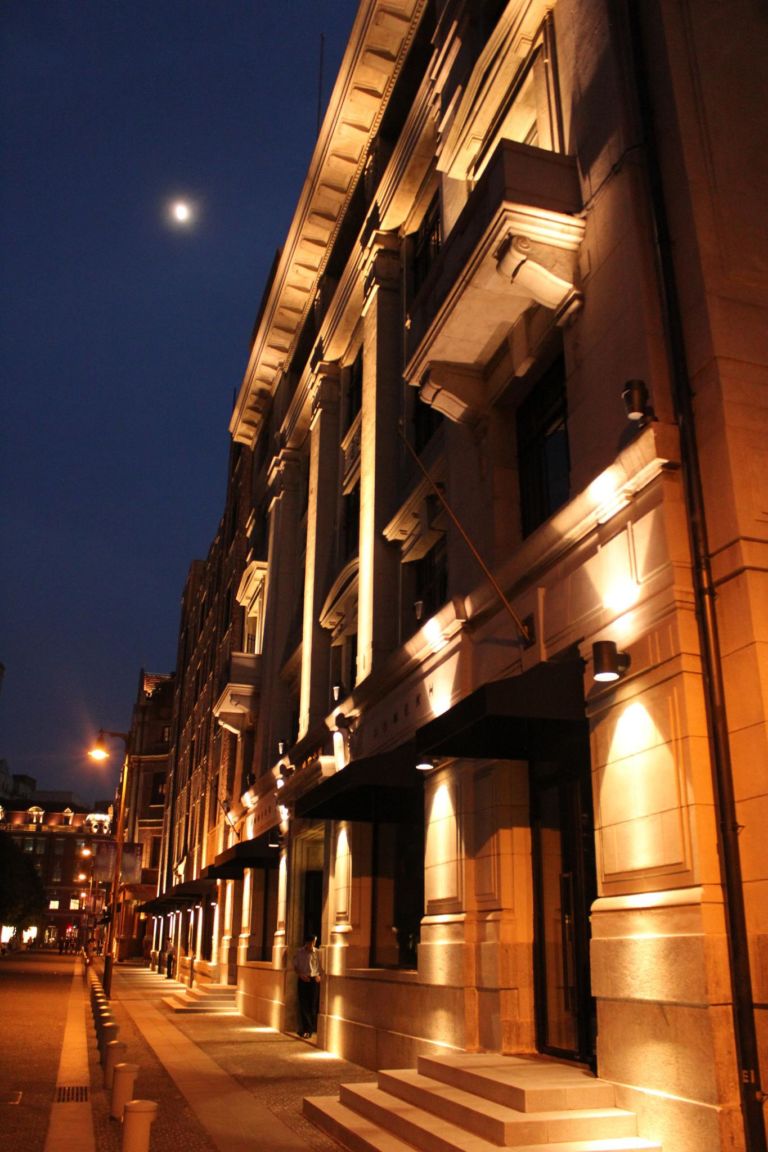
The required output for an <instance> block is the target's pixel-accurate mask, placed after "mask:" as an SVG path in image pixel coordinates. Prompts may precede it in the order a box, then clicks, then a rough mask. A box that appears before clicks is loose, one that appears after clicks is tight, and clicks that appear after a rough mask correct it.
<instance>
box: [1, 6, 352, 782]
mask: <svg viewBox="0 0 768 1152" xmlns="http://www.w3.org/2000/svg"><path fill="white" fill-rule="evenodd" d="M356 9H357V3H356V0H290V2H289V0H43V2H40V0H5V3H4V4H3V10H2V15H1V16H0V34H1V35H2V61H1V62H0V98H1V100H2V107H1V108H0V128H1V133H2V139H1V140H0V150H1V153H2V177H0V227H1V228H2V235H1V236H0V244H1V246H2V252H3V278H2V297H1V298H0V326H1V331H0V340H1V343H0V357H1V363H0V369H1V370H2V412H1V413H0V525H1V528H0V532H1V535H0V546H1V552H0V661H2V663H4V664H5V678H4V682H3V685H2V688H1V689H0V758H5V759H7V760H8V762H9V767H10V769H11V771H12V772H24V773H28V774H29V775H32V776H34V777H36V778H37V780H38V784H39V786H40V787H47V788H73V789H75V790H77V791H79V792H80V793H81V794H83V796H84V798H86V799H90V798H92V797H94V796H96V795H103V794H104V792H105V790H108V789H105V786H104V785H105V781H104V780H103V779H102V780H96V781H94V780H93V775H94V774H93V771H92V769H91V768H90V766H89V765H90V762H88V761H87V760H86V759H85V755H84V748H85V746H86V744H87V742H88V740H89V738H90V736H91V734H92V733H93V732H94V731H95V729H97V728H99V727H101V726H103V727H105V728H112V729H117V730H120V729H123V730H124V729H126V728H127V727H128V724H129V723H130V715H131V707H132V704H133V700H134V698H135V695H136V689H137V684H138V676H139V670H140V668H142V667H145V668H146V669H147V670H149V671H152V672H167V671H171V670H172V668H173V667H174V663H175V657H176V633H177V629H178V622H179V603H180V596H181V591H182V587H183V584H184V579H185V576H186V572H187V568H188V566H189V563H190V561H191V560H192V559H193V558H195V557H198V556H204V555H205V554H206V552H207V549H208V545H209V543H210V540H211V538H212V536H213V534H214V532H215V529H216V525H217V523H218V519H219V516H220V515H221V512H222V506H223V499H224V489H225V479H226V460H227V451H228V433H227V425H228V421H229V415H230V412H231V408H232V401H233V395H234V392H235V391H236V390H237V389H238V388H239V386H240V383H241V380H242V376H243V371H244V368H245V364H246V360H247V352H248V339H249V336H250V331H251V327H252V324H253V320H254V317H255V315H256V310H257V308H258V304H259V300H260V298H261V293H262V290H263V287H264V283H265V279H266V276H267V273H268V270H269V266H270V264H271V261H272V258H273V255H274V252H275V249H276V247H277V246H278V245H279V244H280V243H281V242H282V240H283V238H284V236H285V232H286V230H287V227H288V225H289V222H290V218H291V216H292V213H293V209H294V206H295V203H296V200H297V197H298V194H299V191H300V189H301V184H302V181H303V178H304V174H305V172H306V169H307V165H308V162H309V158H310V155H311V151H312V147H313V143H314V137H315V131H316V124H317V102H318V77H319V59H320V41H321V34H322V35H324V45H325V46H324V72H323V76H324V84H323V108H324V106H325V103H326V102H327V98H328V95H329V94H330V90H331V87H332V84H333V81H334V79H335V75H336V71H337V69H338V64H339V62H340V60H341V56H342V54H343V50H344V46H345V44H346V40H347V37H348V34H349V31H350V29H351V26H352V21H353V18H354V14H355V11H356ZM176 196H186V197H189V198H191V199H192V200H193V201H194V202H195V203H196V204H197V206H198V209H199V217H198V220H197V222H196V224H195V226H194V227H193V228H189V229H179V228H173V227H170V226H169V223H168V220H167V216H166V210H167V205H168V203H169V201H170V200H171V199H173V198H174V197H176ZM114 773H115V767H114V766H113V768H112V769H110V774H111V777H112V778H113V777H114Z"/></svg>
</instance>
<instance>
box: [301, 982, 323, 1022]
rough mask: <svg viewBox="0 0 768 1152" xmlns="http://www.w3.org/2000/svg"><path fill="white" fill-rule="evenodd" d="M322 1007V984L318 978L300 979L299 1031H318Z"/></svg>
mask: <svg viewBox="0 0 768 1152" xmlns="http://www.w3.org/2000/svg"><path fill="white" fill-rule="evenodd" d="M319 1008H320V984H319V983H318V981H317V980H299V1032H301V1033H302V1035H303V1034H304V1033H305V1032H309V1033H310V1034H311V1033H312V1032H317V1013H318V1010H319Z"/></svg>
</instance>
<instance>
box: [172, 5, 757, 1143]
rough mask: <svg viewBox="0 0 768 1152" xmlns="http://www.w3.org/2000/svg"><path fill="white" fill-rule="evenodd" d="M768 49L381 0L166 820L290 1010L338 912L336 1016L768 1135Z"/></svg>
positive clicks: (334, 120)
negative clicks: (767, 127) (556, 1068)
mask: <svg viewBox="0 0 768 1152" xmlns="http://www.w3.org/2000/svg"><path fill="white" fill-rule="evenodd" d="M767 40H768V26H766V22H765V15H764V14H763V13H760V12H759V11H758V8H757V6H756V5H754V4H751V3H749V2H748V0H734V2H726V3H722V2H718V3H715V2H714V0H695V2H694V0H678V2H666V0H659V2H657V0H646V2H645V3H643V4H642V5H640V4H633V3H624V2H621V0H610V2H609V0H557V2H556V3H549V4H547V3H543V2H539V0H509V2H507V3H505V2H503V0H486V2H480V0H472V2H470V0H431V2H427V0H386V2H384V0H363V2H362V3H361V5H360V8H359V11H358V15H357V18H356V20H355V24H354V27H353V29H352V33H351V37H350V41H349V45H348V49H347V52H346V55H345V57H344V61H343V64H342V67H341V71H340V73H339V76H338V79H337V81H336V86H335V88H334V91H333V95H332V97H331V101H330V106H329V109H328V112H327V114H326V117H325V120H324V123H323V126H322V129H321V131H320V134H319V138H318V141H317V144H316V148H315V151H314V154H313V157H312V160H311V163H310V166H309V171H308V175H307V178H306V181H305V184H304V187H303V188H302V190H301V193H300V196H299V200H298V204H297V207H296V211H295V214H294V217H293V221H292V224H291V227H290V229H289V231H288V235H287V236H286V238H285V242H284V244H283V246H282V248H281V252H280V255H279V257H278V259H277V261H276V264H275V267H274V269H273V274H272V277H271V280H270V283H269V284H268V286H267V289H266V292H265V296H264V300H263V303H262V307H261V309H260V312H259V319H258V321H257V325H256V328H255V331H254V337H253V343H252V348H251V354H250V359H249V363H248V367H247V371H246V374H245V378H244V380H243V383H242V386H241V388H240V392H239V395H238V397H237V401H236V405H235V409H234V413H233V417H232V421H231V424H230V431H231V434H232V437H233V441H234V444H235V446H236V449H237V451H239V452H240V453H241V457H240V459H241V461H242V462H244V461H245V460H246V459H247V460H248V461H249V469H250V481H249V488H248V496H247V502H248V517H249V518H248V520H247V523H246V525H245V531H246V537H247V539H246V540H245V541H244V544H243V551H242V555H241V560H242V563H241V567H240V570H239V572H238V573H237V579H236V580H235V579H234V571H235V569H232V571H233V579H232V582H231V588H232V591H233V593H234V599H233V600H232V601H231V602H230V607H231V609H232V615H231V623H227V618H226V613H225V616H224V617H223V618H222V619H224V622H225V625H226V627H230V628H231V629H232V633H231V636H232V645H231V646H230V648H229V659H230V664H229V669H230V673H229V679H226V678H225V680H224V681H221V682H219V683H217V684H214V682H213V680H212V679H206V676H213V672H214V669H216V670H218V669H220V668H221V664H220V661H219V663H217V660H218V656H216V655H215V653H217V652H220V651H222V650H223V649H221V648H220V647H218V648H217V647H216V645H217V644H218V645H221V643H222V639H221V634H219V633H216V638H215V639H214V633H213V632H212V633H211V644H212V647H209V648H208V649H205V645H206V643H207V641H206V640H205V636H206V635H207V633H206V632H205V629H206V628H207V627H210V625H209V624H208V623H207V621H208V620H209V616H206V614H205V612H203V611H202V608H201V605H204V604H207V605H208V608H209V609H210V607H211V604H212V603H213V602H214V601H213V599H211V588H212V581H214V577H213V575H212V573H213V567H214V566H215V565H214V561H213V560H212V559H211V558H209V561H208V562H207V564H206V565H203V566H202V567H198V568H195V569H193V573H192V575H191V577H190V584H189V585H188V588H187V591H186V593H185V608H184V617H183V621H184V622H183V627H182V645H183V647H182V650H181V651H182V655H181V658H180V662H179V667H180V668H181V669H184V672H183V675H181V677H180V679H179V681H178V685H177V693H178V694H179V695H178V699H179V701H180V702H181V703H180V704H179V708H178V712H177V716H178V719H177V729H176V760H175V764H174V768H173V771H174V774H175V775H174V782H173V787H172V789H171V796H170V799H169V801H168V803H169V807H168V809H167V819H168V821H169V823H168V825H167V841H166V844H167V852H168V855H167V859H166V878H165V894H166V895H165V899H166V904H165V906H164V908H165V909H166V910H163V909H160V911H163V915H164V916H167V915H168V912H167V908H169V907H171V905H173V901H174V900H178V901H183V900H184V899H186V900H187V901H188V902H189V901H192V900H198V899H199V900H200V903H201V908H200V910H199V913H198V912H197V910H196V909H192V913H189V912H185V913H184V914H183V915H182V914H181V913H180V912H179V911H178V907H179V906H180V905H177V906H176V907H175V910H174V916H173V921H172V922H173V923H175V924H178V923H179V922H180V921H182V922H183V924H184V925H185V928H184V933H185V937H184V948H185V949H186V950H187V951H188V952H189V954H190V955H191V956H192V957H193V963H194V965H195V968H196V971H197V977H196V978H197V979H203V978H207V979H210V980H213V981H218V982H229V983H236V984H237V987H238V996H239V1004H240V1006H241V1008H242V1010H243V1011H244V1012H246V1013H247V1014H248V1015H250V1016H252V1017H254V1018H255V1019H256V1020H259V1021H261V1022H263V1023H267V1024H271V1025H274V1026H276V1027H279V1028H283V1029H291V1028H295V1027H296V1024H295V988H294V982H293V979H292V976H291V974H290V962H289V960H290V955H291V953H292V951H293V950H295V949H296V948H297V947H298V946H299V943H300V941H301V939H302V938H303V936H304V935H305V934H306V933H307V932H310V933H315V934H316V935H317V936H318V938H319V942H320V946H321V955H322V963H323V968H324V972H325V979H324V982H323V995H322V1001H321V1015H320V1022H319V1034H318V1042H319V1044H320V1045H321V1046H323V1047H326V1048H328V1049H330V1050H331V1051H333V1052H337V1053H340V1054H341V1055H343V1056H345V1057H347V1058H349V1059H351V1060H354V1061H357V1062H359V1063H362V1064H365V1065H369V1066H371V1067H379V1068H380V1067H403V1066H407V1065H409V1064H413V1063H414V1062H415V1060H416V1058H417V1056H418V1055H420V1054H423V1053H428V1052H433V1051H435V1052H437V1051H441V1052H446V1051H449V1052H451V1051H452V1052H457V1053H462V1052H477V1051H489V1052H499V1053H510V1054H511V1053H520V1052H524V1053H540V1054H542V1055H543V1056H548V1057H556V1058H559V1059H563V1060H566V1061H573V1062H575V1063H577V1064H581V1065H584V1064H586V1065H589V1066H590V1067H592V1068H594V1069H596V1070H597V1072H598V1074H599V1075H600V1076H601V1077H603V1078H605V1079H607V1080H610V1081H613V1082H614V1083H615V1084H616V1085H618V1090H619V1092H620V1097H621V1101H622V1102H623V1103H624V1104H625V1105H626V1106H627V1107H628V1108H631V1109H633V1110H634V1111H635V1112H636V1113H637V1115H638V1123H639V1130H640V1132H641V1134H643V1135H645V1136H648V1137H649V1138H653V1139H655V1140H658V1141H660V1142H662V1143H663V1144H664V1147H668V1148H675V1149H676V1150H681V1149H685V1150H688V1152H694V1150H695V1152H700V1150H701V1149H703V1148H707V1149H710V1148H711V1149H713V1150H715V1149H726V1148H729V1149H730V1148H750V1149H758V1148H760V1147H764V1146H765V1144H764V1141H765V1130H764V1119H763V1113H762V1096H761V1090H760V1083H761V1063H762V1077H763V1079H764V1078H765V1063H766V1053H767V1050H768V1021H767V1018H766V1011H765V1007H764V1006H765V1004H766V1000H767V999H768V968H767V967H766V962H765V956H766V931H767V927H766V916H767V915H768V913H767V912H766V909H768V900H766V891H767V890H768V887H767V883H766V881H767V879H768V857H766V849H765V843H766V841H765V837H764V835H762V828H763V826H764V823H765V816H766V809H767V807H768V800H767V798H766V792H767V787H766V785H767V782H768V770H767V769H766V763H767V761H766V698H767V696H768V666H767V665H766V641H767V640H768V618H767V617H766V610H765V605H766V604H768V587H767V586H766V575H765V573H766V570H767V569H768V563H766V557H767V556H768V549H767V546H766V515H767V507H768V489H767V487H766V481H765V476H766V466H765V460H764V457H765V452H766V449H765V440H766V436H765V432H766V422H767V416H766V411H767V408H768V401H767V399H766V398H767V397H768V387H767V385H768V369H767V362H768V342H767V341H766V335H765V333H766V310H767V307H768V273H767V272H766V269H767V268H768V260H767V257H768V238H767V237H766V233H765V228H764V225H763V215H764V214H763V210H762V201H763V198H764V188H765V185H766V180H765V172H764V168H765V163H766V161H765V149H764V147H762V146H761V145H762V142H761V139H760V137H761V133H760V124H761V121H762V122H763V123H764V100H763V98H762V97H761V93H760V79H759V59H760V54H761V49H765V47H766V46H768V45H767V44H766V41H767ZM763 95H764V94H763ZM747 158H748V159H747ZM215 547H216V548H220V547H221V544H217V545H216V546H215ZM217 555H218V554H217ZM216 563H218V561H216ZM235 568H236V565H235ZM235 584H236V585H237V586H236V587H235ZM218 594H219V595H221V593H218ZM195 613H197V614H198V615H197V617H196V619H197V624H196V626H195V627H196V631H195V636H196V639H194V640H193V641H191V642H190V640H189V621H190V620H192V619H193V618H195ZM217 627H218V625H217ZM237 629H241V631H240V632H237V631H236V630H237ZM190 643H191V647H190V646H189V645H190ZM204 649H205V651H208V652H210V653H211V656H210V659H209V661H208V664H206V657H205V656H204ZM235 653H241V654H243V657H244V663H243V674H242V675H241V674H240V672H238V671H236V666H237V665H238V660H239V656H236V655H235ZM247 655H250V656H251V665H252V667H251V668H250V673H249V674H246V670H245V665H246V664H247V659H245V658H246V657H247ZM196 668H197V669H201V670H202V671H200V672H198V671H196V670H195V669H196ZM206 670H207V671H206ZM193 675H194V676H195V677H196V679H195V686H194V690H193V689H192V688H191V687H190V683H191V680H190V678H191V677H193ZM214 679H215V677H214ZM198 713H199V714H198ZM200 733H202V738H201V735H200ZM193 743H194V746H195V751H194V753H193V751H192V747H193ZM206 757H207V759H206ZM171 879H172V880H173V884H171V883H170V881H171ZM185 886H186V889H185ZM174 894H175V895H174ZM206 899H207V900H208V901H209V902H211V903H213V905H214V908H213V911H210V910H209V911H208V912H207V913H206V910H205V900H206ZM196 915H197V916H199V920H198V921H195V916H196ZM185 916H186V919H185V918H184V917H185ZM206 917H207V918H206ZM190 921H191V922H192V923H198V931H197V934H195V932H194V931H192V932H191V934H190V930H189V923H190ZM201 964H202V968H201V967H200V965H201ZM189 970H190V968H189V963H188V962H187V968H186V971H187V972H189Z"/></svg>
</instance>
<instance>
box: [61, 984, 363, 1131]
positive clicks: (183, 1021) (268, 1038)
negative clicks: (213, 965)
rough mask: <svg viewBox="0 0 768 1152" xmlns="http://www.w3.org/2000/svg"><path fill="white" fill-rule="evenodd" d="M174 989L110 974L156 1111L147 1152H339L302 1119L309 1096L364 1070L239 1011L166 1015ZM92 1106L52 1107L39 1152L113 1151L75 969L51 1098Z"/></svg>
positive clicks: (120, 1018) (144, 1093)
mask: <svg viewBox="0 0 768 1152" xmlns="http://www.w3.org/2000/svg"><path fill="white" fill-rule="evenodd" d="M181 988H182V985H180V984H177V983H176V982H175V981H172V980H166V979H165V978H164V977H162V976H160V975H158V974H157V973H154V972H151V971H150V970H149V969H147V968H139V967H133V966H129V965H119V966H116V967H115V968H114V969H113V973H112V1001H111V1005H112V1012H113V1015H114V1017H115V1020H116V1022H117V1024H118V1025H119V1028H120V1031H119V1035H118V1040H120V1041H122V1042H124V1043H125V1044H126V1045H127V1050H126V1052H125V1055H124V1057H123V1059H125V1060H127V1061H129V1062H131V1063H135V1064H138V1066H139V1073H138V1076H137V1080H136V1085H135V1091H134V1095H135V1096H136V1097H137V1098H141V1099H145V1100H155V1101H157V1103H158V1106H159V1107H158V1114H157V1119H156V1121H155V1123H154V1124H153V1126H152V1130H151V1142H150V1148H151V1149H152V1150H153V1152H154V1149H166V1148H170V1147H173V1146H176V1147H178V1148H183V1149H184V1152H257V1150H258V1152H306V1150H307V1149H314V1150H315V1152H338V1145H336V1144H334V1143H333V1142H332V1141H330V1140H329V1139H328V1137H327V1136H326V1135H325V1134H324V1133H322V1132H320V1131H319V1130H318V1129H316V1128H315V1127H314V1125H312V1124H310V1123H309V1122H308V1121H307V1120H305V1119H304V1117H303V1115H302V1101H303V1098H304V1097H305V1096H310V1095H312V1096H314V1095H330V1094H335V1093H337V1092H338V1086H339V1084H340V1083H342V1082H345V1081H354V1080H371V1079H372V1078H373V1077H372V1074H371V1072H370V1070H368V1069H364V1068H360V1067H358V1066H357V1065H354V1064H349V1063H348V1062H346V1061H344V1060H339V1059H337V1058H335V1057H333V1056H331V1055H330V1054H329V1053H327V1052H324V1051H322V1050H319V1049H317V1048H316V1047H315V1046H314V1045H313V1044H310V1043H308V1042H307V1041H303V1040H300V1039H298V1038H296V1037H291V1036H286V1035H283V1034H282V1033H280V1032H275V1031H274V1030H272V1029H270V1028H263V1027H259V1026H258V1025H256V1023H255V1022H254V1021H252V1020H249V1019H248V1018H247V1017H244V1016H241V1015H240V1014H239V1013H236V1012H227V1013H219V1012H210V1013H202V1014H197V1013H195V1014H179V1013H174V1012H173V1011H172V1010H171V1009H170V1008H169V1007H168V1006H167V1005H165V1004H164V1003H163V999H164V997H166V996H169V995H170V993H171V992H172V991H175V990H179V989H181ZM86 1069H87V1072H88V1074H89V1079H90V1092H89V1093H88V1095H89V1100H88V1104H83V1103H76V1102H70V1101H67V1102H65V1103H61V1104H54V1106H53V1109H52V1113H51V1123H50V1127H49V1131H48V1139H47V1141H46V1145H45V1152H120V1148H121V1125H120V1124H118V1123H117V1122H115V1121H114V1120H111V1119H110V1117H109V1107H110V1097H109V1094H108V1093H107V1091H106V1089H104V1087H103V1076H102V1070H101V1067H100V1065H99V1062H98V1050H97V1048H96V1039H95V1030H94V1027H93V1021H92V1016H91V1010H90V1003H89V991H88V985H87V983H86V982H85V981H84V980H83V977H82V971H81V969H80V964H79V962H78V965H77V969H76V972H75V976H74V978H73V983H72V991H71V996H70V1005H69V1012H68V1017H67V1026H66V1035H65V1040H64V1050H63V1052H62V1062H61V1065H60V1068H59V1078H58V1086H59V1089H58V1091H59V1092H60V1090H61V1087H62V1086H73V1085H74V1086H77V1085H82V1084H83V1083H85V1084H88V1082H89V1081H88V1078H86V1079H85V1080H84V1079H83V1077H84V1075H85V1073H86Z"/></svg>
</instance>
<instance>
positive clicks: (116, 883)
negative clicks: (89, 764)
mask: <svg viewBox="0 0 768 1152" xmlns="http://www.w3.org/2000/svg"><path fill="white" fill-rule="evenodd" d="M106 737H110V738H112V739H113V740H122V741H123V745H124V748H125V755H124V757H123V764H122V768H121V770H120V799H119V801H118V805H117V828H116V830H115V872H114V876H113V879H112V891H111V893H110V899H109V920H108V921H107V942H106V947H105V949H104V978H103V980H102V986H103V988H104V992H105V995H106V996H107V997H109V996H110V995H111V994H112V961H113V950H114V946H115V932H116V926H117V911H118V904H119V890H120V870H121V868H122V865H123V842H124V840H125V829H124V822H125V796H126V788H127V784H128V742H129V739H130V734H129V733H128V732H108V731H107V730H106V729H104V728H101V729H100V730H99V734H98V736H97V737H96V743H95V744H94V745H93V747H92V748H91V749H90V750H89V752H88V755H89V756H90V757H91V759H92V760H99V761H103V760H107V759H108V758H109V749H108V748H107V743H106Z"/></svg>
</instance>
